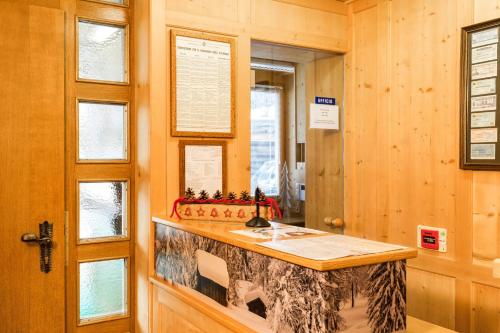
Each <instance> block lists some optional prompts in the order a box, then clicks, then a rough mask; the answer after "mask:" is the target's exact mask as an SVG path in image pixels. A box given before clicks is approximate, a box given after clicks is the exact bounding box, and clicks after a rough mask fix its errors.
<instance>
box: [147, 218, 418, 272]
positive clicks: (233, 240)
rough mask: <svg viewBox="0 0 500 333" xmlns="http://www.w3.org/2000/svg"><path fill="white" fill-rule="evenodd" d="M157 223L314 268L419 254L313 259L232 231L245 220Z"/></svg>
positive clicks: (399, 252) (413, 251)
mask: <svg viewBox="0 0 500 333" xmlns="http://www.w3.org/2000/svg"><path fill="white" fill-rule="evenodd" d="M153 222H156V223H161V224H165V225H168V226H170V227H173V228H176V229H180V230H184V231H186V232H190V233H193V234H196V235H200V236H203V237H207V238H211V239H214V240H217V241H220V242H223V243H227V244H230V245H234V246H237V247H240V248H243V249H246V250H250V251H253V252H257V253H260V254H263V255H266V256H269V257H273V258H277V259H280V260H283V261H287V262H290V263H293V264H296V265H300V266H304V267H308V268H312V269H315V270H318V271H330V270H334V269H339V268H345V267H355V266H363V265H370V264H377V263H381V262H387V261H395V260H402V259H411V258H415V257H416V256H417V250H416V249H412V248H406V249H402V250H395V251H390V252H384V253H376V254H366V255H361V256H350V257H344V258H338V259H333V260H312V259H307V258H303V257H299V256H295V255H291V254H287V253H284V252H280V251H277V250H273V249H270V248H266V247H263V246H259V245H258V243H260V242H265V241H269V239H256V238H251V237H246V236H243V235H238V234H235V233H231V232H230V231H232V230H242V229H247V228H246V227H245V225H244V224H242V223H241V222H234V223H232V222H213V221H195V220H179V219H176V218H170V217H167V216H154V217H153ZM271 224H272V226H273V227H275V226H276V227H277V226H286V225H283V224H280V223H276V222H271ZM325 235H328V234H322V235H308V236H296V237H290V238H287V239H295V238H304V237H319V236H325Z"/></svg>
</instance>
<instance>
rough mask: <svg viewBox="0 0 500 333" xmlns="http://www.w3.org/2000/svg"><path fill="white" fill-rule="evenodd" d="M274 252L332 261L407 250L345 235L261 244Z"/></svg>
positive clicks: (403, 247)
mask: <svg viewBox="0 0 500 333" xmlns="http://www.w3.org/2000/svg"><path fill="white" fill-rule="evenodd" d="M258 245H260V246H264V247H267V248H270V249H273V250H277V251H281V252H285V253H289V254H292V255H296V256H299V257H303V258H307V259H313V260H332V259H337V258H343V257H349V256H359V255H365V254H373V253H381V252H388V251H394V250H401V249H405V248H406V247H405V246H401V245H394V244H387V243H382V242H375V241H371V240H367V239H361V238H355V237H349V236H344V235H329V236H320V237H311V238H301V239H286V240H277V241H269V242H263V243H259V244H258Z"/></svg>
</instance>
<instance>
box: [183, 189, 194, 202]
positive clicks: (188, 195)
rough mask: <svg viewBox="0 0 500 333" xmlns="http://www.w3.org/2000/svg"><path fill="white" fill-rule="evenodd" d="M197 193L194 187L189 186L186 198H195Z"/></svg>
mask: <svg viewBox="0 0 500 333" xmlns="http://www.w3.org/2000/svg"><path fill="white" fill-rule="evenodd" d="M195 195H196V194H195V193H194V191H193V189H192V188H191V187H188V188H187V190H186V192H185V193H184V198H186V199H188V200H192V199H194V197H195Z"/></svg>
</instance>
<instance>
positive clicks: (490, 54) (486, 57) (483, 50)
mask: <svg viewBox="0 0 500 333" xmlns="http://www.w3.org/2000/svg"><path fill="white" fill-rule="evenodd" d="M497 51H498V44H497V43H495V44H491V45H486V46H481V47H476V48H475V49H472V51H471V63H473V64H477V63H478V62H485V61H490V60H496V59H497Z"/></svg>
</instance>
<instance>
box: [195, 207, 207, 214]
mask: <svg viewBox="0 0 500 333" xmlns="http://www.w3.org/2000/svg"><path fill="white" fill-rule="evenodd" d="M196 212H197V213H198V216H205V211H204V210H203V207H200V208H198V210H197V211H196Z"/></svg>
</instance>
